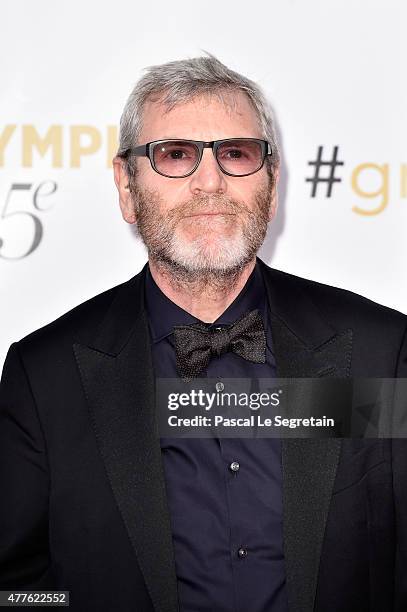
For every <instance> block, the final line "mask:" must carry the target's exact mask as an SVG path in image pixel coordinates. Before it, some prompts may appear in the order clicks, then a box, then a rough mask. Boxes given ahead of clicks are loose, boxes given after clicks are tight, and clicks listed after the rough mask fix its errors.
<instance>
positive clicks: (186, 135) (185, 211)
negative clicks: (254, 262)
mask: <svg viewBox="0 0 407 612" xmlns="http://www.w3.org/2000/svg"><path fill="white" fill-rule="evenodd" d="M229 96H230V94H229ZM224 97H225V100H226V102H229V104H224V103H223V102H222V101H220V100H219V99H218V98H216V97H215V96H212V97H210V98H208V97H206V96H205V97H199V98H197V99H194V100H192V101H191V102H188V103H185V104H180V105H178V106H175V107H174V108H173V109H172V110H171V111H169V112H166V109H165V107H164V106H163V105H162V103H161V102H159V101H155V102H149V103H148V104H147V105H146V107H145V110H144V114H143V128H142V132H141V134H140V136H139V138H138V144H145V143H147V142H151V141H154V140H162V139H167V138H168V139H190V140H204V141H211V140H219V139H223V138H260V139H261V138H262V137H263V136H262V133H261V131H260V128H259V126H258V123H257V117H256V114H255V111H254V110H253V108H252V106H251V104H250V102H249V101H248V99H247V97H246V96H245V95H244V94H242V93H239V94H234V95H233V99H231V98H230V97H229V98H228V97H227V96H226V95H225V96H224ZM132 162H133V160H131V163H132ZM136 164H137V172H136V176H135V178H134V179H132V180H130V185H129V191H130V194H129V193H125V192H123V187H125V185H123V184H122V183H124V182H125V183H127V182H128V181H127V179H126V177H124V176H122V174H121V173H120V167H121V166H120V165H119V164H115V179H116V184H117V186H118V188H119V192H120V195H121V198H120V204H121V208H122V214H123V217H124V218H125V220H126V221H128V222H129V223H134V222H135V221H136V222H137V225H138V230H139V233H140V235H141V237H142V238H143V240H144V242H145V244H146V246H147V248H148V250H149V255H150V257H152V258H154V259H156V260H158V261H160V260H161V261H165V262H166V263H167V264H168V263H172V264H176V265H177V266H181V267H183V268H184V269H186V270H188V271H189V272H193V271H195V272H197V273H199V272H203V271H205V270H212V271H215V270H219V271H226V270H230V269H232V268H236V267H239V266H241V265H244V264H245V263H247V262H248V261H250V260H251V259H252V258H253V256H254V255H255V253H256V252H257V250H258V249H259V247H260V245H261V243H262V242H263V240H264V237H265V233H266V229H267V223H268V221H269V219H270V218H271V215H272V214H273V212H274V210H273V208H274V204H275V202H274V195H275V194H274V189H272V186H271V181H270V178H269V176H268V173H267V169H266V166H265V165H264V166H263V168H262V169H261V170H259V171H258V172H256V173H255V174H252V175H249V176H244V177H233V176H228V175H226V174H224V173H223V172H222V171H221V169H220V167H219V166H218V164H217V162H216V159H215V157H214V155H213V153H212V150H211V149H204V151H203V156H202V160H201V163H200V165H199V166H198V168H197V169H196V170H195V172H194V173H193V174H192V175H191V176H188V177H185V178H167V177H165V176H161V175H160V174H158V173H157V172H155V171H154V170H153V169H152V167H151V165H150V161H149V159H148V158H147V157H138V158H137V162H136ZM121 188H122V189H121Z"/></svg>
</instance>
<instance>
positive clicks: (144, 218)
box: [130, 181, 272, 297]
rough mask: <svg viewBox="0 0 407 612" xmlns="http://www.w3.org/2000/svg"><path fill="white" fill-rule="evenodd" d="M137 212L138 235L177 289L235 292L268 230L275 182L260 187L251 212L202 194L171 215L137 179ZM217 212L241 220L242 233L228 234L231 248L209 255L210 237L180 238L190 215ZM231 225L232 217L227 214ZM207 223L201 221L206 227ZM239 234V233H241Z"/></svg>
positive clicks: (221, 197) (225, 199)
mask: <svg viewBox="0 0 407 612" xmlns="http://www.w3.org/2000/svg"><path fill="white" fill-rule="evenodd" d="M130 190H131V195H132V199H133V204H134V206H135V210H136V213H137V233H138V235H139V236H140V237H141V239H142V240H143V242H144V244H145V245H146V247H147V251H148V255H149V259H150V261H151V262H153V263H154V264H155V266H156V267H157V269H158V270H159V271H160V273H161V274H163V276H164V277H165V278H166V279H167V281H168V282H169V283H170V284H171V286H172V287H173V288H174V289H175V290H182V291H187V292H188V293H189V294H190V295H199V294H205V296H206V297H210V296H211V295H213V296H216V295H219V292H227V293H229V292H231V291H232V290H233V289H234V287H235V286H236V284H237V282H238V280H239V278H240V275H241V273H242V271H243V270H244V268H245V267H246V266H247V265H248V264H249V263H250V262H252V261H253V260H254V259H255V257H256V253H257V251H258V250H259V248H260V246H261V245H262V243H263V241H264V238H265V236H266V232H267V225H268V220H269V210H270V202H271V193H272V184H271V181H269V184H268V187H266V188H263V189H261V190H259V191H258V192H257V193H256V194H255V196H254V207H253V209H252V210H251V209H250V208H248V207H247V206H246V205H245V204H243V203H239V202H237V201H236V200H233V199H231V198H229V197H228V196H225V195H219V194H214V195H210V196H208V195H204V196H197V197H195V198H192V199H190V200H188V201H187V202H185V203H184V204H181V205H179V206H176V207H175V208H173V209H172V210H170V211H167V212H165V213H161V212H160V208H161V207H160V203H161V201H162V200H161V199H160V197H159V196H158V195H157V194H156V193H154V192H151V191H148V190H141V189H140V188H139V187H138V185H137V184H136V183H135V182H134V183H133V184H132V185H131V186H130ZM204 209H205V210H210V211H212V212H216V211H217V210H219V211H222V212H225V213H229V214H231V215H233V217H229V219H236V218H238V219H239V228H238V230H237V232H238V236H237V237H236V236H235V237H234V238H232V239H228V238H225V241H224V242H225V247H224V248H223V246H219V248H218V253H217V254H215V255H214V256H213V255H212V256H208V253H207V252H206V249H205V235H204V232H203V233H202V236H199V238H197V240H195V241H193V242H190V243H187V242H186V241H184V242H180V240H179V239H177V238H176V227H177V225H178V223H179V222H180V221H182V220H183V219H185V217H186V216H187V215H188V214H193V213H194V212H197V211H202V210H204ZM224 219H225V223H226V224H227V223H228V215H225V217H224ZM205 223H206V222H205V221H201V225H202V226H203V230H204V229H205ZM235 233H236V232H235Z"/></svg>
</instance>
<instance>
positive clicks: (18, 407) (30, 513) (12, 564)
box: [0, 343, 53, 590]
mask: <svg viewBox="0 0 407 612" xmlns="http://www.w3.org/2000/svg"><path fill="white" fill-rule="evenodd" d="M0 492H1V494H0V588H1V589H14V588H30V589H31V590H36V589H44V588H49V589H52V588H53V578H52V573H51V568H50V558H49V547H48V497H49V471H48V465H47V453H46V448H45V441H44V436H43V432H42V430H41V424H40V421H39V418H38V413H37V408H36V405H35V401H34V398H33V394H32V391H31V388H30V384H29V381H28V378H27V375H26V372H25V370H24V366H23V364H22V360H21V357H20V355H19V350H18V344H17V343H14V344H12V345H11V347H10V349H9V351H8V353H7V357H6V361H5V364H4V368H3V374H2V378H1V382H0Z"/></svg>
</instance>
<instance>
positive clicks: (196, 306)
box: [149, 257, 256, 323]
mask: <svg viewBox="0 0 407 612" xmlns="http://www.w3.org/2000/svg"><path fill="white" fill-rule="evenodd" d="M255 265H256V258H255V257H254V258H253V259H252V260H250V261H249V262H248V263H246V264H245V265H244V266H242V267H238V268H234V269H231V270H228V271H226V272H222V274H219V272H214V271H207V272H203V273H201V274H199V275H198V274H197V273H196V272H193V273H192V274H190V273H188V272H187V271H186V270H184V269H182V268H178V267H174V266H171V267H169V266H166V265H165V264H164V263H163V262H162V261H160V262H158V261H154V260H153V259H152V258H151V257H150V259H149V267H150V272H151V275H152V277H153V279H154V281H155V282H156V284H157V285H158V287H159V288H160V289H161V291H162V292H163V293H164V295H166V296H167V297H168V298H169V299H170V300H171V301H172V302H174V303H175V304H177V306H179V307H180V308H182V309H183V310H186V312H189V314H191V315H192V316H194V317H196V318H197V319H199V320H200V321H203V322H205V323H213V322H214V321H216V319H217V318H218V317H220V315H221V314H222V313H223V312H224V311H225V310H226V309H227V308H228V306H229V305H230V304H231V303H232V302H233V300H234V299H235V298H236V297H237V295H238V294H239V293H240V291H241V290H242V289H243V287H244V285H245V284H246V281H247V279H248V278H249V276H250V274H251V273H252V271H253V269H254V266H255Z"/></svg>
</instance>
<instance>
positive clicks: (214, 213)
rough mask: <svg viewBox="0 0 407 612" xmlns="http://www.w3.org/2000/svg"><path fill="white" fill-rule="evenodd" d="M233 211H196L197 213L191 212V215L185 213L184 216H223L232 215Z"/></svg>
mask: <svg viewBox="0 0 407 612" xmlns="http://www.w3.org/2000/svg"><path fill="white" fill-rule="evenodd" d="M234 214H235V213H230V212H222V211H220V212H219V211H218V212H198V213H193V214H191V215H185V217H216V216H219V215H222V216H225V215H234Z"/></svg>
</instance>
